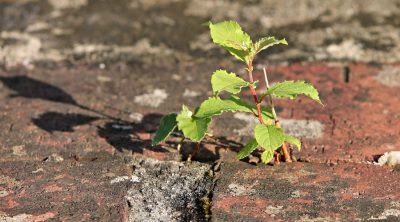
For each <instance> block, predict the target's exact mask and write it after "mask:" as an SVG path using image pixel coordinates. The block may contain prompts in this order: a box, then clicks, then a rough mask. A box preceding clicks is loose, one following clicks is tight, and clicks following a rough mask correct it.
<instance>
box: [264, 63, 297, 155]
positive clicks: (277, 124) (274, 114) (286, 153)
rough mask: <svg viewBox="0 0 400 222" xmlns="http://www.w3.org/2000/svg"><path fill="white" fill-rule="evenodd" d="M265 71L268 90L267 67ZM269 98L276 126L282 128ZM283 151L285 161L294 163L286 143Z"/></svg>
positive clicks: (270, 97)
mask: <svg viewBox="0 0 400 222" xmlns="http://www.w3.org/2000/svg"><path fill="white" fill-rule="evenodd" d="M263 71H264V79H265V87H266V88H267V90H268V89H269V83H268V77H267V71H266V70H265V67H264V68H263ZM267 96H268V98H269V103H270V105H271V111H272V115H273V116H274V120H275V125H276V127H278V128H281V123H280V122H279V118H278V115H277V114H276V111H275V106H274V102H273V101H272V96H271V95H269V94H268V95H267ZM282 151H283V155H284V157H285V161H286V162H292V159H291V158H290V153H289V151H288V148H287V146H286V143H285V142H283V144H282Z"/></svg>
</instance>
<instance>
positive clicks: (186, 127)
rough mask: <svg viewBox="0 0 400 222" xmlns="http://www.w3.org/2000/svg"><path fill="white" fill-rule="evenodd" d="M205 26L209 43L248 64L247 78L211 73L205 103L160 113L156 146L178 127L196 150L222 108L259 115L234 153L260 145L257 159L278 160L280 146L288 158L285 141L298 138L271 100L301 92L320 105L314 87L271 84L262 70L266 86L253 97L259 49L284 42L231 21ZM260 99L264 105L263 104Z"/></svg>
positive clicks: (296, 142) (242, 154)
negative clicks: (255, 35)
mask: <svg viewBox="0 0 400 222" xmlns="http://www.w3.org/2000/svg"><path fill="white" fill-rule="evenodd" d="M209 28H210V33H211V38H212V40H213V42H214V43H215V44H217V45H220V46H221V47H222V48H224V49H226V50H227V51H228V52H229V53H230V54H232V55H233V56H234V57H235V58H237V59H239V60H240V61H242V62H243V63H244V64H245V65H246V70H247V72H248V81H245V80H244V79H242V78H240V77H239V76H237V75H236V74H235V73H230V72H228V71H226V70H217V71H215V72H214V73H213V74H212V76H211V86H212V90H213V96H212V97H210V98H208V99H206V100H205V101H203V102H202V103H201V104H200V106H199V107H197V108H196V109H195V111H191V110H190V109H189V108H188V107H187V106H185V105H183V106H182V110H181V111H180V112H179V113H171V114H168V115H166V116H164V117H163V118H162V119H161V122H160V126H159V128H158V130H157V132H156V133H155V135H154V137H153V140H152V144H153V145H156V144H158V143H160V142H162V141H164V140H165V139H166V138H167V137H168V136H169V135H170V134H171V133H172V131H174V129H175V128H176V127H178V129H179V130H180V131H181V132H182V133H183V136H184V137H183V139H182V141H183V140H184V139H185V138H187V139H190V140H191V141H193V142H196V143H197V151H198V149H199V147H200V145H199V144H200V142H201V141H202V140H203V138H204V137H205V136H206V135H207V134H208V133H207V130H208V125H209V124H210V122H211V120H212V118H213V117H214V116H217V115H221V114H222V113H224V112H247V113H253V114H254V116H255V117H256V118H258V121H259V124H257V125H256V127H255V128H254V137H253V138H252V139H250V140H249V141H248V143H247V144H246V145H245V146H244V147H243V149H242V150H241V151H240V152H239V153H238V154H237V157H238V158H239V159H243V158H245V157H247V156H249V155H250V154H251V153H252V152H253V151H255V150H256V149H257V148H261V149H262V154H261V161H262V162H263V163H269V162H270V161H271V160H272V159H273V158H274V156H275V158H276V160H277V161H279V155H280V154H279V152H277V151H278V150H279V149H281V150H282V152H283V154H284V157H285V160H286V161H287V162H291V158H290V154H289V151H288V148H287V146H286V143H289V144H292V145H294V146H296V147H297V148H298V149H301V142H300V140H299V139H298V138H296V137H293V136H290V135H287V134H285V133H284V131H283V130H282V128H281V125H280V122H279V119H278V116H277V114H276V112H275V108H274V103H273V98H276V97H277V98H289V99H294V98H296V97H297V96H299V95H305V96H307V97H309V98H311V99H313V100H315V101H317V102H318V103H320V104H321V101H320V99H319V96H318V91H317V90H316V89H315V88H314V87H313V86H312V85H311V84H308V83H306V82H304V81H284V82H280V83H277V84H275V85H273V86H270V85H269V83H268V78H267V73H266V70H265V68H264V77H265V79H264V80H265V83H266V89H265V90H264V92H263V93H262V94H261V95H257V93H256V90H255V88H256V85H257V81H254V80H253V60H254V58H255V57H256V55H257V54H258V53H260V52H261V51H263V50H265V49H267V48H269V47H270V46H273V45H276V44H284V45H287V42H286V40H285V39H281V40H278V39H275V38H274V37H264V38H261V39H259V40H258V41H256V42H253V41H252V40H251V38H250V36H249V35H248V34H247V33H246V32H244V31H243V30H242V28H241V27H240V25H239V24H238V23H237V22H235V21H224V22H221V23H216V24H213V23H211V22H210V23H209ZM242 88H249V90H250V92H251V94H252V96H253V99H254V104H253V105H251V104H249V103H247V102H245V101H243V100H242V99H240V98H239V96H238V94H239V93H240V92H241V90H242ZM221 92H227V93H228V94H230V97H229V98H227V99H224V98H221V97H220V93H221ZM264 100H265V101H266V103H267V104H268V107H263V106H262V103H263V101H264ZM178 147H180V145H178ZM190 158H191V157H190V156H189V159H190Z"/></svg>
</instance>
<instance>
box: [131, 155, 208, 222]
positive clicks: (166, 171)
mask: <svg viewBox="0 0 400 222" xmlns="http://www.w3.org/2000/svg"><path fill="white" fill-rule="evenodd" d="M132 164H133V167H134V168H135V172H134V174H133V177H135V182H134V183H133V186H132V187H131V188H130V189H129V191H128V194H127V196H126V198H127V200H128V203H129V211H130V213H129V221H132V222H136V221H149V222H150V221H151V222H152V221H154V222H155V221H165V222H167V221H206V214H207V213H209V212H205V210H204V206H203V205H204V204H205V203H204V202H202V201H201V200H202V199H203V198H205V199H207V198H209V195H210V192H211V189H212V172H211V169H210V166H209V165H205V164H199V163H187V164H185V163H177V162H160V161H156V160H150V159H149V160H142V159H137V160H134V161H133V162H132ZM210 173H211V174H210Z"/></svg>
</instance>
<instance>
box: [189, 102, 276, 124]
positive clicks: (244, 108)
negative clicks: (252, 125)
mask: <svg viewBox="0 0 400 222" xmlns="http://www.w3.org/2000/svg"><path fill="white" fill-rule="evenodd" d="M228 111H230V112H238V111H239V112H249V113H257V109H256V107H254V106H251V105H249V104H248V103H246V102H244V101H242V100H240V99H239V98H238V97H236V96H231V97H229V98H228V99H221V98H218V97H210V98H208V99H207V100H205V101H204V102H203V103H202V104H201V105H200V107H199V108H198V109H197V111H196V113H195V114H194V116H195V117H196V118H210V117H212V116H215V115H220V114H222V113H223V112H228ZM262 115H263V117H264V118H265V119H266V120H267V119H272V118H273V116H272V114H271V110H269V109H267V108H263V109H262Z"/></svg>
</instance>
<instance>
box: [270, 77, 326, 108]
mask: <svg viewBox="0 0 400 222" xmlns="http://www.w3.org/2000/svg"><path fill="white" fill-rule="evenodd" d="M267 93H268V94H271V95H274V96H276V97H287V98H289V99H294V98H296V97H297V96H298V95H300V94H303V95H305V96H308V97H309V98H311V99H313V100H315V101H317V102H318V103H320V104H322V103H321V100H320V99H319V94H318V91H317V90H316V89H315V88H314V86H312V85H311V84H308V83H305V82H304V81H284V82H281V83H277V84H276V85H274V86H272V87H271V88H269V89H268V91H267Z"/></svg>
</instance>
